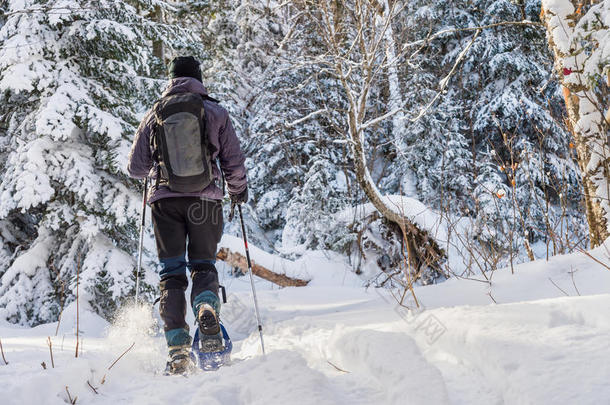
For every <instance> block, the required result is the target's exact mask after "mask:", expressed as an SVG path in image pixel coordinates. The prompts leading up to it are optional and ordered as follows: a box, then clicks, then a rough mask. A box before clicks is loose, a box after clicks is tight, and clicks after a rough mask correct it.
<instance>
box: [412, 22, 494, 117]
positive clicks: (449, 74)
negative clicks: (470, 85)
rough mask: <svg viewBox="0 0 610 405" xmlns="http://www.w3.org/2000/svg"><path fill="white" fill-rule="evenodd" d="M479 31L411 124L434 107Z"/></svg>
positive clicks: (479, 31)
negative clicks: (436, 91)
mask: <svg viewBox="0 0 610 405" xmlns="http://www.w3.org/2000/svg"><path fill="white" fill-rule="evenodd" d="M481 31H482V30H481V29H479V30H477V31H476V32H475V34H474V35H473V36H472V39H471V40H470V42H469V43H468V45H466V48H464V49H463V50H462V51H461V52H460V54H459V55H458V57H457V59H456V60H455V63H454V64H453V67H452V68H451V70H450V71H449V73H447V76H445V77H444V78H443V79H442V80H441V81H440V82H438V87H439V91H438V93H436V95H435V96H434V97H433V98H432V100H430V102H429V103H428V104H427V105H426V106H425V107H424V108H423V109H422V110H421V111H420V112H419V114H417V116H416V117H415V118H411V119H409V121H411V122H416V121H418V120H419V119H420V118H421V117H423V116H424V115H425V114H426V113H427V112H428V110H429V109H430V107H432V105H434V103H435V102H436V100H438V99H439V98H440V96H441V94H443V92H444V91H445V89H446V88H447V84H449V80H450V79H451V77H452V76H453V75H454V74H455V71H456V69H457V67H458V65H459V64H460V63H461V62H462V60H464V58H465V57H466V54H467V53H468V50H470V48H471V47H472V44H474V41H475V40H476V39H477V37H478V36H479V34H480V33H481Z"/></svg>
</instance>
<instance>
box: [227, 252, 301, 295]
mask: <svg viewBox="0 0 610 405" xmlns="http://www.w3.org/2000/svg"><path fill="white" fill-rule="evenodd" d="M216 259H217V260H222V261H223V262H225V263H227V264H229V265H231V266H234V267H239V268H240V269H242V270H243V272H244V273H247V272H248V261H247V260H246V257H245V256H244V255H242V254H241V253H237V252H232V251H230V250H229V249H228V248H221V249H220V250H219V251H218V253H217V254H216ZM252 273H254V275H255V276H258V277H260V278H263V279H265V280H267V281H271V282H272V283H274V284H277V285H279V286H281V287H305V286H306V285H307V284H308V283H309V280H302V279H299V278H292V277H288V276H287V275H285V274H278V273H275V272H273V271H271V270H269V269H267V268H265V267H263V266H261V265H260V264H256V263H254V261H252Z"/></svg>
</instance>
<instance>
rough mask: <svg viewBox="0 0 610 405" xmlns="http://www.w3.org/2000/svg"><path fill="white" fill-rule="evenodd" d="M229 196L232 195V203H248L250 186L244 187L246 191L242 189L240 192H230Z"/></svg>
mask: <svg viewBox="0 0 610 405" xmlns="http://www.w3.org/2000/svg"><path fill="white" fill-rule="evenodd" d="M229 197H231V205H235V204H245V203H247V202H248V187H246V188H245V189H244V191H242V192H241V193H239V194H229Z"/></svg>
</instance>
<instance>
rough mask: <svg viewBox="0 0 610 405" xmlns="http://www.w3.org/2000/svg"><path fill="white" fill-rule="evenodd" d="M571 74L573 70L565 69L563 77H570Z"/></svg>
mask: <svg viewBox="0 0 610 405" xmlns="http://www.w3.org/2000/svg"><path fill="white" fill-rule="evenodd" d="M570 73H572V69H569V68H565V67H564V68H563V75H564V76H568V75H569V74H570Z"/></svg>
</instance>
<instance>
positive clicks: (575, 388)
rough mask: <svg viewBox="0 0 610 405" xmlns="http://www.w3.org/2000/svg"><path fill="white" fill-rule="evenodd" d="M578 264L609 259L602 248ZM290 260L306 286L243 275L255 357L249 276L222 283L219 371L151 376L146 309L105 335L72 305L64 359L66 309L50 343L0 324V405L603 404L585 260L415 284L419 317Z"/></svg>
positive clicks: (598, 330) (155, 365)
mask: <svg viewBox="0 0 610 405" xmlns="http://www.w3.org/2000/svg"><path fill="white" fill-rule="evenodd" d="M608 244H610V241H608V242H606V246H608ZM591 254H592V255H593V256H594V257H595V258H596V259H598V260H600V261H602V262H604V263H606V264H608V263H610V254H609V253H608V251H607V250H605V248H604V247H601V248H598V249H596V250H594V251H592V252H591ZM302 266H303V269H304V270H305V268H306V271H307V273H308V274H309V275H310V276H312V278H313V279H312V282H311V283H310V285H309V286H307V287H302V288H285V289H281V290H277V289H276V288H273V287H272V285H271V284H270V283H267V282H265V281H262V280H260V279H259V280H257V288H258V291H259V299H260V301H261V309H262V316H263V322H264V333H265V339H266V341H265V342H266V348H267V355H266V357H263V356H262V354H261V352H260V344H259V340H258V334H257V333H256V332H255V331H256V323H255V320H254V316H253V309H252V304H251V297H250V294H249V285H248V280H247V279H246V278H237V279H235V278H232V277H229V276H227V275H226V274H225V275H223V276H221V279H224V283H225V285H226V286H227V288H228V291H229V303H228V304H226V305H225V306H224V307H223V318H224V322H225V323H226V325H227V327H228V329H229V331H230V333H231V335H232V338H233V340H234V343H235V345H236V347H235V349H234V352H233V363H232V364H231V365H230V366H227V367H224V368H221V369H220V370H219V371H216V372H207V373H203V372H200V373H198V374H196V375H191V376H189V377H188V378H185V377H182V376H173V377H166V376H163V375H162V374H161V371H162V365H163V363H164V360H165V355H166V349H165V347H164V344H165V343H164V340H163V338H162V337H161V336H160V335H156V334H155V333H154V330H155V328H154V327H153V324H154V316H153V315H152V314H151V311H150V309H149V308H147V307H142V308H138V309H133V308H131V309H127V310H126V311H124V312H123V314H122V317H120V318H119V319H118V320H117V321H115V323H114V324H112V325H109V324H107V323H106V322H105V321H104V320H102V319H101V318H99V317H98V316H97V315H94V314H93V313H91V312H89V311H87V310H86V309H85V310H84V309H83V308H81V313H80V320H79V321H80V325H81V344H82V351H81V353H80V355H79V357H78V358H77V359H76V358H74V349H75V336H74V322H75V315H76V312H75V307H74V305H72V306H70V307H69V308H68V309H67V310H66V313H65V314H64V319H63V321H62V323H61V325H60V328H59V333H58V334H57V335H55V330H56V326H57V324H56V323H53V324H46V325H41V326H38V327H35V328H32V329H28V328H21V327H16V326H14V325H10V324H8V323H3V324H1V326H0V338H1V339H2V345H3V348H4V353H5V355H6V360H7V361H8V363H9V364H8V365H2V366H0V380H1V381H2V384H1V386H0V395H1V397H2V398H3V400H2V403H3V404H7V405H8V404H26V403H27V404H29V403H38V404H60V403H66V402H68V394H67V391H69V393H70V395H71V396H72V398H73V399H74V398H75V397H78V399H77V402H76V403H86V404H96V403H99V404H107V403H114V404H140V403H141V404H167V403H175V402H176V401H178V402H179V403H185V404H202V403H205V404H219V405H220V404H222V405H227V404H288V403H291V404H316V405H320V404H542V403H549V404H550V403H552V404H601V403H604V402H605V401H606V400H607V399H608V398H610V386H609V385H608V384H607V382H608V379H609V378H610V362H608V358H609V357H610V345H609V344H608V336H609V334H610V321H609V319H608V312H609V311H610V288H609V287H608V286H610V269H608V268H605V267H604V266H603V265H601V264H598V263H597V262H596V261H594V260H593V259H591V258H590V257H588V256H586V255H585V254H582V253H575V254H571V255H566V256H558V257H554V258H553V259H551V260H549V261H548V262H546V261H544V260H540V261H536V262H532V263H528V264H524V265H520V266H517V267H516V268H515V274H514V275H512V274H510V270H508V269H504V270H498V271H497V272H496V273H495V274H494V275H493V278H492V280H493V281H492V285H491V287H489V285H487V284H484V283H482V282H480V281H473V280H464V279H461V280H460V279H452V280H449V281H447V282H445V283H442V284H439V285H435V286H427V287H418V288H416V289H415V293H416V295H417V297H418V299H419V300H420V302H421V304H422V306H425V308H426V309H425V310H419V311H417V310H415V311H408V310H406V309H405V308H402V307H398V306H396V303H395V302H394V301H393V299H392V298H391V297H389V296H388V295H387V293H386V292H382V290H379V289H368V290H364V289H363V288H362V287H361V284H362V281H361V280H360V279H358V278H357V277H356V276H354V275H353V273H352V272H350V271H349V269H348V268H347V267H346V266H345V265H344V264H343V263H341V262H340V261H338V260H333V259H332V258H330V257H328V256H325V255H323V254H314V253H310V254H308V255H307V256H306V257H305V258H304V259H303V261H302ZM571 272H573V273H571ZM562 290H563V291H562ZM566 294H567V295H570V296H569V297H568V296H566ZM579 294H580V296H579ZM492 297H493V299H494V300H495V301H497V304H494V303H493V301H492ZM191 321H192V319H191ZM47 336H50V337H51V340H52V344H53V354H54V363H55V368H52V365H51V359H50V354H49V348H48V346H47ZM133 342H135V346H134V347H133V348H132V349H131V350H130V351H128V352H127V354H125V356H124V357H123V358H121V359H120V360H119V361H118V362H117V363H116V364H115V365H114V366H113V367H112V368H111V369H110V370H108V367H109V366H110V365H111V364H112V363H113V362H114V361H115V360H116V359H117V358H118V357H119V355H120V354H121V353H122V352H123V351H125V350H126V349H128V348H129V347H130V345H131V344H132V343H133ZM42 361H44V362H45V363H46V367H47V369H46V370H43V368H42V366H41V364H40V363H41V362H42ZM2 364H3V363H2ZM104 375H105V382H104V383H103V384H102V380H104ZM88 383H90V384H91V386H92V387H93V388H95V391H96V392H94V389H93V388H92V387H89V385H88ZM66 387H67V390H66Z"/></svg>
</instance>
